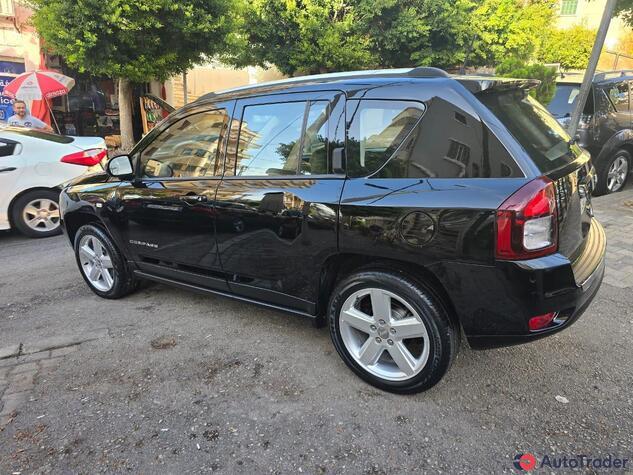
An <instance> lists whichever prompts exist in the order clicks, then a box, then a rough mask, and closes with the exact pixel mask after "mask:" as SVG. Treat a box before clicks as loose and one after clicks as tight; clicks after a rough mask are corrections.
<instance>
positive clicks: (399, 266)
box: [316, 253, 461, 331]
mask: <svg viewBox="0 0 633 475" xmlns="http://www.w3.org/2000/svg"><path fill="white" fill-rule="evenodd" d="M370 269H371V270H382V271H387V272H395V273H398V274H404V276H406V277H408V278H409V279H411V280H414V281H416V282H418V283H420V284H422V285H424V286H426V287H428V288H429V289H430V290H431V291H432V292H433V293H434V294H435V295H436V297H437V298H438V300H440V302H441V304H442V305H443V306H444V308H445V309H446V311H447V312H448V314H449V317H450V318H451V321H452V322H453V323H454V324H455V328H457V329H459V331H461V323H460V321H459V317H458V314H457V311H456V309H455V306H454V305H453V302H452V300H451V298H450V295H449V293H448V292H447V290H446V288H445V286H444V285H443V284H442V282H441V281H440V279H438V277H437V276H436V275H435V274H434V273H433V272H432V271H431V270H429V269H428V268H427V267H425V266H422V265H419V264H414V263H411V262H407V261H400V260H397V259H389V258H377V257H376V256H371V255H365V254H354V253H343V254H335V255H332V256H330V257H329V258H328V259H327V260H326V261H325V263H324V264H323V266H322V269H321V276H320V280H319V294H318V296H317V315H316V324H317V326H324V325H325V324H326V320H327V306H328V304H329V300H330V296H331V293H332V291H333V290H334V288H335V287H336V285H337V284H338V282H340V281H341V280H342V279H343V278H345V277H346V276H348V275H350V274H352V273H354V272H357V271H361V270H370Z"/></svg>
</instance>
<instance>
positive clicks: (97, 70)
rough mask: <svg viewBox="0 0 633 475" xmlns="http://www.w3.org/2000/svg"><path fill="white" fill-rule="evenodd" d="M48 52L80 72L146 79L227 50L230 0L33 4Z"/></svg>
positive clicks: (34, 0) (37, 0) (40, 0)
mask: <svg viewBox="0 0 633 475" xmlns="http://www.w3.org/2000/svg"><path fill="white" fill-rule="evenodd" d="M30 4H31V6H32V7H33V9H34V15H33V22H34V24H35V26H36V28H37V30H38V32H39V34H40V35H41V36H42V38H43V39H44V41H45V45H46V48H47V49H49V50H51V51H53V52H54V53H57V54H60V55H62V56H63V57H64V59H65V60H66V62H67V63H68V64H69V65H71V66H73V67H75V68H77V69H78V70H80V71H87V72H90V73H93V74H97V75H105V76H109V77H117V78H127V79H130V80H134V81H147V80H149V79H151V78H158V79H164V78H166V77H168V76H170V75H173V74H175V73H181V72H183V71H185V70H187V69H188V68H190V67H192V66H193V65H194V64H195V63H198V62H201V61H202V60H203V57H204V55H213V54H216V53H218V52H220V51H222V50H223V49H224V48H225V45H226V44H227V38H228V37H229V35H230V33H231V32H232V28H233V20H234V16H233V13H232V8H231V5H232V2H231V0H109V1H105V0H30Z"/></svg>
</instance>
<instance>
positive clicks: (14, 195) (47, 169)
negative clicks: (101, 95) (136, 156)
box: [0, 127, 107, 237]
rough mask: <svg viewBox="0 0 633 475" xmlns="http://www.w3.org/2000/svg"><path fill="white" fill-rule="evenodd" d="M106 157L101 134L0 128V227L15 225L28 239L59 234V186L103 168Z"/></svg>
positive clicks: (0, 228) (12, 226)
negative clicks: (91, 135)
mask: <svg viewBox="0 0 633 475" xmlns="http://www.w3.org/2000/svg"><path fill="white" fill-rule="evenodd" d="M106 160H107V149H106V144H105V141H104V140H103V139H102V138H101V137H68V136H65V135H55V134H50V133H47V132H42V131H39V130H34V129H26V128H17V127H7V128H3V129H0V230H2V229H10V228H15V229H17V230H19V231H20V232H22V233H23V234H25V235H27V236H30V237H46V236H52V235H54V234H59V233H60V232H61V226H60V221H59V220H60V217H59V205H58V200H59V188H58V185H60V184H61V183H63V182H66V181H68V180H71V179H73V178H76V177H78V176H80V175H83V174H85V173H91V172H94V171H97V170H102V166H103V164H102V162H103V163H105V161H106Z"/></svg>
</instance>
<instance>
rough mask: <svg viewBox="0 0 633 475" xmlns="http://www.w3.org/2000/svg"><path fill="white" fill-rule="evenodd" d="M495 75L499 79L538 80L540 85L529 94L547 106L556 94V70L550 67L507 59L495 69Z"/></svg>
mask: <svg viewBox="0 0 633 475" xmlns="http://www.w3.org/2000/svg"><path fill="white" fill-rule="evenodd" d="M496 74H497V75H499V76H501V77H510V78H518V79H538V80H539V81H541V83H540V84H539V85H538V86H537V87H536V88H534V89H532V90H531V91H530V94H531V95H533V96H534V97H535V98H536V99H537V100H538V101H539V102H541V103H543V104H549V102H550V101H551V100H552V98H553V97H554V93H555V92H556V69H555V68H552V67H548V66H544V65H542V64H526V63H524V62H522V61H521V60H518V59H507V60H505V61H503V62H502V63H501V64H500V65H499V66H498V67H497V69H496Z"/></svg>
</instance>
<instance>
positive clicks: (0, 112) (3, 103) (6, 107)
mask: <svg viewBox="0 0 633 475" xmlns="http://www.w3.org/2000/svg"><path fill="white" fill-rule="evenodd" d="M23 72H24V63H15V62H13V61H0V120H3V121H4V120H7V119H8V118H9V117H11V116H12V115H13V106H12V105H11V104H12V103H13V99H11V98H9V97H7V96H4V95H2V91H3V90H4V86H6V85H7V84H9V83H10V82H11V81H12V80H13V79H14V78H15V77H16V76H17V75H18V74H21V73H23Z"/></svg>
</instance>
